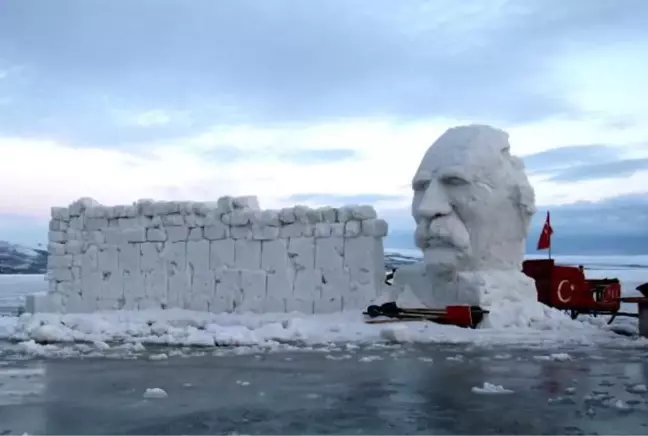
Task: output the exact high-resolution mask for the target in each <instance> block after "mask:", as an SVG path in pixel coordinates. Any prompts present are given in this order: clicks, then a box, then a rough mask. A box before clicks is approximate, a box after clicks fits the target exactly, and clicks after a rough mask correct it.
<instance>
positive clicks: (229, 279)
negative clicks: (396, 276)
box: [36, 196, 387, 313]
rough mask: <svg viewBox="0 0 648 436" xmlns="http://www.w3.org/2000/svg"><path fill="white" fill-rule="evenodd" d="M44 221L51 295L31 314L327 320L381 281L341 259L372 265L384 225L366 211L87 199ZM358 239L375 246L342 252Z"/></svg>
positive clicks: (243, 200) (245, 202) (224, 200)
mask: <svg viewBox="0 0 648 436" xmlns="http://www.w3.org/2000/svg"><path fill="white" fill-rule="evenodd" d="M51 215H52V217H51V220H50V223H49V228H50V230H49V233H48V239H49V243H48V247H47V249H48V254H49V259H48V273H47V275H46V278H47V280H49V282H50V291H49V292H48V294H47V295H48V299H46V300H43V302H41V301H40V300H39V301H38V302H37V303H36V306H38V307H37V309H38V308H47V310H53V309H51V308H55V309H56V310H60V311H63V312H70V311H72V312H87V311H95V310H142V309H161V308H184V309H191V310H200V311H210V312H213V313H221V312H233V311H235V312H245V311H251V312H286V311H299V312H303V313H314V312H316V313H330V312H335V311H339V310H341V309H342V307H343V304H344V302H345V301H347V303H348V302H349V301H352V300H353V298H355V300H358V301H360V300H362V299H363V298H364V296H365V295H369V294H372V289H371V286H374V285H375V284H376V283H377V281H378V280H377V277H379V276H382V275H383V274H384V272H383V267H382V265H380V266H379V267H377V266H376V265H378V264H377V263H376V262H375V261H371V262H368V263H367V261H365V262H364V263H363V262H362V261H357V260H353V259H351V258H352V257H353V256H354V255H361V256H363V257H366V258H368V259H374V260H375V259H378V258H380V259H382V256H383V253H382V244H381V238H382V237H383V236H384V235H385V234H386V232H387V228H386V223H385V222H384V221H382V220H379V219H377V217H376V216H375V210H374V209H373V208H372V207H370V206H347V207H344V208H341V209H336V208H332V207H321V208H317V209H313V208H310V207H307V206H299V205H298V206H294V207H290V208H284V209H280V210H260V209H259V206H258V199H257V198H256V197H254V196H242V197H221V198H219V199H218V201H216V202H203V203H201V202H190V201H153V200H148V199H143V200H138V201H137V202H135V203H133V204H130V205H117V206H102V205H99V204H98V203H97V202H96V201H94V200H92V199H87V198H86V199H79V200H77V201H76V202H74V203H72V204H71V205H70V206H69V207H67V208H52V210H51ZM362 238H368V239H371V240H372V241H374V243H373V244H369V243H368V242H367V243H364V244H365V245H361V246H358V247H356V246H354V245H353V244H351V245H349V248H348V249H347V248H345V246H346V245H347V244H348V243H349V241H351V240H352V239H362ZM379 242H380V243H379ZM376 268H378V269H376ZM374 293H375V292H374ZM352 297H353V298H352ZM361 297H362V298H361Z"/></svg>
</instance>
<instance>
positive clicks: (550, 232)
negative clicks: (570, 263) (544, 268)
mask: <svg viewBox="0 0 648 436" xmlns="http://www.w3.org/2000/svg"><path fill="white" fill-rule="evenodd" d="M549 216H550V215H549V211H547V224H549V228H550V229H551V218H550V217H549ZM552 233H553V230H549V248H548V250H547V252H548V253H549V260H551V236H553V235H552Z"/></svg>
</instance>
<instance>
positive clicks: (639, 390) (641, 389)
mask: <svg viewBox="0 0 648 436" xmlns="http://www.w3.org/2000/svg"><path fill="white" fill-rule="evenodd" d="M628 392H630V393H632V394H645V393H646V392H648V386H646V385H644V384H638V385H632V386H628Z"/></svg>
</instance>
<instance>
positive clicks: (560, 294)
mask: <svg viewBox="0 0 648 436" xmlns="http://www.w3.org/2000/svg"><path fill="white" fill-rule="evenodd" d="M565 284H567V285H568V286H569V296H568V297H567V298H565V297H564V296H563V286H564V285H565ZM575 289H576V287H575V286H574V285H572V284H571V283H570V282H569V280H562V281H561V282H560V283H559V284H558V299H559V300H560V302H561V303H569V302H570V301H571V299H572V294H573V293H574V290H575Z"/></svg>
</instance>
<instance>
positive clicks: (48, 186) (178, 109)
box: [0, 0, 648, 243]
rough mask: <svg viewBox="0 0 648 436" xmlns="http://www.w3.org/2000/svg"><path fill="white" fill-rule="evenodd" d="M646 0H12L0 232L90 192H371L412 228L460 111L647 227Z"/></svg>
mask: <svg viewBox="0 0 648 436" xmlns="http://www.w3.org/2000/svg"><path fill="white" fill-rule="evenodd" d="M646 17H648V2H647V1H645V0H569V1H564V0H524V1H505V0H480V1H468V0H462V1H456V0H429V1H418V0H404V1H393V0H388V1H383V0H322V1H320V0H307V1H298V0H293V1H282V0H264V1H261V0H254V1H249V0H237V1H229V0H227V1H226V0H192V1H182V0H121V1H120V0H91V1H82V0H57V1H56V2H48V1H39V0H4V1H1V2H0V153H1V154H0V156H1V157H0V187H2V188H0V239H9V240H12V241H15V242H24V243H33V242H34V241H40V240H44V239H45V224H44V223H46V220H47V216H48V214H49V207H50V206H51V205H65V204H68V203H69V202H71V201H72V200H74V199H76V198H78V197H81V196H91V197H94V198H96V199H97V200H98V201H100V202H102V203H106V204H119V203H130V202H132V201H133V200H135V199H137V198H156V199H193V200H208V199H209V200H213V199H215V198H217V197H218V196H220V195H226V194H227V195H237V194H258V195H259V197H260V200H261V203H262V206H263V207H279V206H284V205H290V204H294V203H302V204H311V205H322V204H335V205H339V204H342V203H357V202H368V203H372V204H375V205H376V207H377V208H379V209H380V211H381V213H382V214H383V215H384V216H386V217H388V218H389V220H390V223H391V225H392V228H394V229H399V228H409V227H411V219H410V218H409V216H408V213H407V207H408V204H409V201H410V195H411V194H410V188H409V185H410V180H411V177H412V175H413V171H414V170H415V169H416V167H417V165H418V163H419V160H420V158H421V156H422V154H423V152H424V151H425V149H426V148H427V147H428V146H429V145H430V144H431V143H432V142H433V141H434V140H435V139H436V137H437V136H438V135H440V134H441V133H442V132H443V131H444V130H445V129H446V128H448V127H451V126H453V125H456V124H464V123H489V124H493V125H495V126H498V127H501V128H503V129H506V130H507V131H508V132H509V133H510V135H511V143H512V147H513V151H514V153H516V154H518V155H521V156H523V157H524V158H525V161H526V163H527V166H528V169H529V173H530V176H531V180H532V183H533V184H534V187H535V189H536V194H537V200H538V204H539V205H540V207H541V208H544V207H545V206H550V207H552V208H553V209H555V210H557V211H572V212H573V211H575V210H578V211H581V210H583V208H585V210H586V211H589V212H583V213H578V214H573V213H572V218H571V219H575V220H580V219H582V220H583V222H584V223H585V224H584V225H589V226H594V227H596V226H597V225H598V224H597V223H596V220H594V221H593V220H592V212H591V211H592V210H594V211H595V210H597V208H599V209H601V210H605V211H606V212H605V213H606V214H607V215H606V217H607V218H606V222H608V223H612V224H610V225H613V226H618V227H619V228H627V227H628V223H627V220H626V218H627V217H630V216H632V218H633V220H634V221H633V223H634V224H633V225H635V226H636V227H637V228H641V229H644V231H645V229H646V228H648V227H647V226H648V219H646V215H647V214H648V206H647V205H648V195H644V193H646V192H648V105H646V100H647V99H648V91H646V84H645V77H646V74H647V68H648V25H646ZM582 202H592V203H593V204H585V205H584V204H583V203H582ZM619 211H625V212H619ZM624 214H625V215H624ZM574 217H575V218H574ZM579 217H580V218H579ZM615 223H616V224H615ZM619 223H620V224H619ZM579 227H580V224H579Z"/></svg>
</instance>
